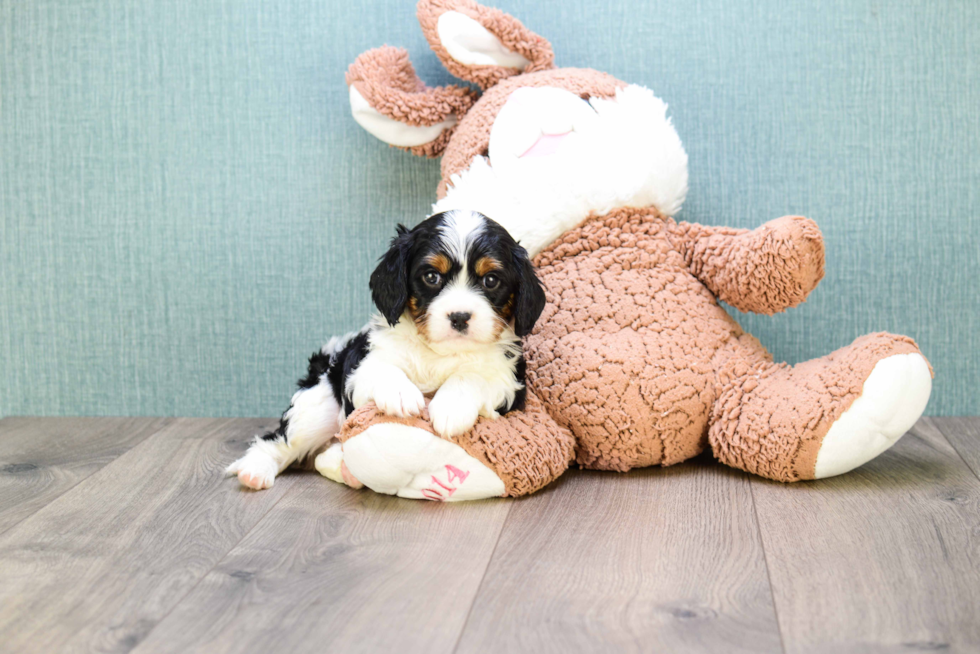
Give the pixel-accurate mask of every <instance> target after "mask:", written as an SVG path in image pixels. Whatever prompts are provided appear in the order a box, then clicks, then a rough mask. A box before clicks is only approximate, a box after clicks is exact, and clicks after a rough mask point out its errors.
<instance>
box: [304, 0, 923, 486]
mask: <svg viewBox="0 0 980 654" xmlns="http://www.w3.org/2000/svg"><path fill="white" fill-rule="evenodd" d="M419 18H420V22H421V24H422V27H423V31H424V32H425V34H426V37H427V38H428V40H429V43H430V45H432V47H433V50H434V51H435V52H436V54H438V55H439V56H440V58H441V59H442V60H443V62H444V63H445V64H446V66H447V68H449V70H450V71H451V72H453V73H454V74H456V75H457V76H459V77H462V78H463V79H467V80H469V81H472V82H475V83H477V84H478V85H480V86H481V87H482V88H483V89H485V93H484V94H483V95H482V97H480V98H479V99H477V97H476V94H475V93H474V92H473V91H471V90H469V89H462V88H457V87H448V88H441V89H430V88H428V87H426V86H425V85H424V84H423V83H422V82H421V81H419V80H418V78H417V77H415V73H414V71H413V70H412V67H411V64H410V63H409V62H408V58H407V56H406V55H405V53H404V52H403V51H400V50H397V49H395V48H388V47H385V48H380V49H378V50H372V51H370V52H368V53H365V54H364V55H361V57H359V58H358V60H357V62H355V64H354V65H352V66H351V69H350V70H349V71H348V84H349V85H350V87H351V99H352V106H353V108H354V113H355V117H356V118H357V119H358V122H359V123H360V124H361V125H363V126H364V127H365V128H367V129H368V131H370V132H371V133H372V134H374V135H375V136H378V137H379V138H382V139H383V140H386V141H387V142H389V143H391V144H393V145H397V146H399V147H403V148H405V149H409V150H410V151H412V152H414V153H415V154H421V155H426V156H438V155H440V154H442V155H443V160H442V173H443V174H442V180H441V182H440V184H439V188H438V189H437V193H438V196H439V200H438V201H437V203H436V204H435V206H434V209H435V210H436V211H444V210H448V209H456V208H458V209H464V208H465V209H472V210H477V211H480V212H482V213H485V214H486V215H488V216H490V217H491V218H493V219H494V220H496V221H497V222H499V223H501V224H502V225H503V226H504V227H506V228H507V229H508V230H509V231H510V232H511V234H512V235H513V236H514V237H515V238H516V239H518V240H519V241H520V242H521V243H522V245H523V246H524V247H525V248H527V250H528V252H529V253H530V254H531V255H532V256H534V257H535V264H536V266H537V267H538V273H539V276H540V278H541V280H542V282H543V283H544V286H545V288H546V291H547V298H548V304H547V307H546V308H545V311H544V314H543V315H542V317H541V319H540V320H539V321H538V326H537V327H536V328H535V330H534V332H533V333H532V334H531V335H530V336H529V337H527V339H526V341H525V356H526V358H527V382H528V394H527V409H526V411H524V412H514V413H511V414H508V415H507V416H504V417H501V418H499V419H497V420H493V421H491V420H484V419H481V420H480V421H479V422H478V423H477V425H476V427H475V428H474V429H473V430H472V431H470V432H468V433H466V434H464V435H462V436H460V437H458V438H457V440H456V441H455V442H450V441H447V440H445V439H439V437H438V436H436V435H435V433H434V430H433V429H432V427H431V425H430V424H429V423H428V416H427V413H426V412H423V414H422V416H421V417H418V418H412V419H396V418H391V417H389V416H385V415H383V414H380V413H379V412H377V410H375V409H374V408H373V407H372V406H371V405H367V406H365V407H362V408H361V409H360V410H358V411H357V412H355V413H354V414H353V415H352V416H351V417H350V418H349V419H348V421H347V423H346V424H345V426H344V428H343V430H342V431H341V434H340V437H339V440H340V442H339V443H337V444H335V445H333V446H332V447H331V448H330V449H329V450H327V451H326V452H325V453H324V454H322V455H320V457H319V458H318V459H317V468H318V469H319V470H320V471H321V472H322V473H323V474H325V475H326V476H328V477H331V478H333V479H336V480H338V481H344V482H346V483H348V484H351V485H359V484H361V483H363V484H364V485H367V486H368V487H370V488H372V489H374V490H376V491H379V492H384V493H397V494H399V495H403V496H406V497H425V498H428V499H454V500H455V499H473V498H478V497H486V496H489V495H499V494H500V490H499V489H500V487H501V484H500V483H497V482H498V481H499V482H502V486H503V488H504V493H503V494H505V495H510V496H515V495H522V494H526V493H529V492H533V491H534V490H537V489H538V488H540V487H542V486H543V485H545V484H547V483H548V482H550V481H552V480H553V479H555V478H556V477H557V476H559V475H560V474H561V473H562V472H563V471H564V470H565V469H566V468H567V466H568V465H569V464H570V463H571V462H572V461H573V460H575V461H577V463H578V464H579V465H582V466H584V467H589V468H596V469H603V470H619V471H625V470H629V469H630V468H634V467H641V466H649V465H655V464H661V465H669V464H673V463H678V462H680V461H684V460H686V459H689V458H690V457H692V456H694V455H696V454H698V453H699V452H701V451H702V450H703V449H705V448H706V447H710V448H711V450H712V452H713V454H714V455H715V456H716V457H717V458H718V459H719V460H720V461H722V462H723V463H726V464H728V465H731V466H734V467H738V468H741V469H744V470H748V471H750V472H753V473H756V474H759V475H762V476H765V477H768V478H770V479H776V480H780V481H796V480H802V479H813V478H819V477H826V476H832V475H835V474H841V473H843V472H846V471H848V470H851V469H853V468H855V467H857V466H859V465H861V464H863V463H864V462H866V461H868V460H869V459H871V458H873V457H874V456H876V455H877V454H879V453H880V452H882V451H884V449H886V448H887V447H889V446H890V445H891V444H892V443H894V442H895V440H897V439H898V437H900V436H901V435H902V434H903V433H904V432H905V431H906V430H907V429H908V428H909V427H910V426H911V425H912V424H913V423H914V422H915V420H916V419H917V418H918V417H919V416H920V415H921V413H922V411H923V410H924V408H925V404H926V401H927V400H928V397H929V392H930V389H931V371H930V369H929V366H928V363H927V362H926V360H925V358H924V357H923V356H922V354H921V353H920V352H919V350H918V348H917V347H916V345H915V343H914V342H913V341H912V340H911V339H909V338H907V337H903V336H894V335H890V334H873V335H869V336H864V337H861V338H859V339H857V340H856V341H855V342H854V343H853V344H851V345H850V346H847V347H845V348H843V349H841V350H838V351H837V352H834V353H832V354H830V355H827V356H825V357H822V358H820V359H815V360H812V361H809V362H805V363H802V364H798V365H796V366H788V365H786V364H777V363H773V361H772V358H771V356H770V355H769V353H768V352H767V351H766V350H765V348H764V347H763V346H762V345H761V344H760V343H759V341H758V340H756V339H755V338H754V337H752V336H751V335H749V334H746V333H745V332H743V331H742V329H741V328H740V327H739V325H738V324H737V323H736V322H735V321H734V320H733V319H732V318H731V317H730V316H729V315H728V314H727V313H726V312H725V311H724V309H722V308H721V307H720V306H719V304H718V302H717V299H718V298H720V299H722V300H724V301H726V302H728V303H729V304H731V305H733V306H735V307H736V308H738V309H740V310H743V311H753V312H757V313H766V314H772V313H776V312H779V311H783V310H785V309H787V308H789V307H792V306H795V305H797V304H799V303H800V302H802V301H803V300H804V299H805V298H806V296H807V295H808V294H809V293H810V291H812V290H813V289H814V288H815V287H816V285H817V283H818V282H819V281H820V279H821V278H822V276H823V272H824V246H823V240H822V237H821V235H820V231H819V229H818V228H817V226H816V224H815V223H813V222H812V221H810V220H808V219H806V218H802V217H784V218H780V219H777V220H773V221H771V222H769V223H766V224H765V225H763V226H761V227H759V228H758V229H755V230H751V231H750V230H744V229H731V228H725V227H705V226H701V225H696V224H688V223H683V222H681V223H678V222H676V221H675V220H674V219H673V216H674V215H675V214H676V213H677V211H678V210H679V209H680V206H681V204H682V203H683V200H684V196H685V194H686V192H687V156H686V154H685V153H684V149H683V146H682V145H681V142H680V139H679V138H678V137H677V134H676V132H675V131H674V128H673V126H672V125H671V124H670V121H669V119H668V118H667V116H666V105H665V104H664V103H663V102H662V101H660V100H659V99H657V98H656V97H654V96H653V94H652V93H651V92H650V91H649V90H647V89H644V88H642V87H638V86H631V85H627V84H625V83H623V82H620V81H618V80H616V79H614V78H612V77H610V76H609V75H606V74H604V73H600V72H597V71H592V70H586V69H555V68H553V63H552V62H553V56H552V54H551V49H550V46H549V45H548V43H547V42H546V41H545V40H544V39H542V38H541V37H539V36H537V35H534V34H533V33H531V32H530V31H529V30H527V28H525V27H524V26H523V25H521V24H520V23H518V22H517V21H516V20H515V19H513V18H511V17H510V16H507V15H506V14H503V13H501V12H499V11H497V10H493V9H488V8H485V7H481V6H479V5H476V4H475V3H474V2H472V1H470V0H422V2H420V3H419ZM474 44H477V45H479V48H478V49H474V47H475V46H474ZM522 67H523V68H522ZM382 453H383V454H382Z"/></svg>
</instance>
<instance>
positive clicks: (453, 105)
mask: <svg viewBox="0 0 980 654" xmlns="http://www.w3.org/2000/svg"><path fill="white" fill-rule="evenodd" d="M346 79H347V85H348V86H353V87H354V88H356V89H357V92H358V93H360V94H361V95H362V96H363V97H364V99H365V100H367V101H368V103H369V104H370V105H371V106H372V107H373V108H374V109H375V110H377V111H378V113H381V114H383V115H385V116H387V117H388V118H391V119H393V120H397V121H400V122H402V123H405V124H406V125H411V126H413V127H428V126H430V125H435V124H436V123H441V122H442V121H444V120H446V119H447V118H448V117H449V116H451V115H454V114H455V115H456V116H458V117H462V116H463V114H465V113H466V112H467V111H469V109H470V107H472V106H473V103H474V102H476V98H477V94H476V92H474V91H473V90H471V89H467V88H464V87H461V86H440V87H437V88H430V87H428V86H426V85H425V82H423V81H422V80H421V79H419V77H418V75H416V74H415V68H414V67H413V66H412V62H411V61H410V60H409V58H408V52H407V51H406V50H404V49H402V48H393V47H391V46H387V45H386V46H383V47H380V48H375V49H373V50H368V51H367V52H365V53H363V54H362V55H360V56H359V57H358V58H357V59H355V60H354V63H352V64H351V65H350V67H349V68H348V69H347V75H346ZM453 129H454V128H449V129H446V130H443V131H442V133H441V134H440V135H439V137H438V138H436V139H435V140H434V141H430V142H429V143H425V144H423V145H418V146H414V147H410V148H402V149H404V150H409V151H410V152H411V153H412V154H415V155H418V156H424V157H438V156H439V155H440V154H442V151H443V150H445V148H446V145H447V144H448V143H449V137H450V136H452V132H453Z"/></svg>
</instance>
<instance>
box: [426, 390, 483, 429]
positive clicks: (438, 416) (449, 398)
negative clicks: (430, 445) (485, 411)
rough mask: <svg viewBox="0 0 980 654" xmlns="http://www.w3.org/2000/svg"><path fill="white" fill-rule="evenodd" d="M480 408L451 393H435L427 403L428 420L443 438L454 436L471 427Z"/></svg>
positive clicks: (478, 414)
mask: <svg viewBox="0 0 980 654" xmlns="http://www.w3.org/2000/svg"><path fill="white" fill-rule="evenodd" d="M479 416H480V408H479V407H478V406H474V405H473V403H472V402H470V401H467V399H466V398H460V397H457V396H455V394H452V393H436V396H435V397H434V398H433V399H432V402H430V403H429V422H430V423H431V424H432V428H433V429H434V430H435V432H436V433H437V434H439V435H440V436H442V437H443V438H454V437H456V436H459V435H460V434H464V433H466V432H468V431H469V430H470V429H472V428H473V425H475V424H476V419H477V418H478V417H479Z"/></svg>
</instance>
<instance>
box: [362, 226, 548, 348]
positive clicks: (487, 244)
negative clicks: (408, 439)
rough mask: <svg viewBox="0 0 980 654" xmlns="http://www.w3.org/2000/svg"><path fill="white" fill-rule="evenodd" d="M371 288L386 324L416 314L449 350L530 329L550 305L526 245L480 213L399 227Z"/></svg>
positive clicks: (430, 337) (423, 329)
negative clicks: (511, 330) (512, 331)
mask: <svg viewBox="0 0 980 654" xmlns="http://www.w3.org/2000/svg"><path fill="white" fill-rule="evenodd" d="M371 293H372V296H373V299H374V303H375V304H376V305H377V307H378V310H379V311H380V312H381V314H382V315H383V316H384V317H385V319H386V320H387V321H388V324H390V325H392V326H394V325H395V324H396V323H397V322H398V321H399V319H402V318H403V317H404V318H407V319H410V320H413V321H414V322H415V324H416V326H417V327H418V330H419V334H420V335H421V336H422V338H424V339H426V340H427V341H429V343H431V344H433V345H439V346H441V348H443V349H449V350H466V349H471V348H472V347H475V346H477V345H480V344H487V343H493V342H495V341H496V340H497V339H498V338H500V335H501V333H502V332H503V330H504V329H505V328H506V327H508V326H510V327H512V328H513V330H514V332H515V333H516V334H517V335H518V336H524V335H526V334H529V333H530V332H531V328H533V327H534V323H535V321H537V319H538V316H540V315H541V312H542V311H543V310H544V304H545V295H544V289H543V288H542V287H541V282H540V281H539V280H538V278H537V276H536V275H535V274H534V268H533V267H532V266H531V262H530V260H529V259H528V256H527V252H525V250H524V248H522V247H521V246H520V245H519V244H518V243H517V242H516V241H514V239H513V238H512V237H511V236H510V234H508V233H507V231H506V230H505V229H504V228H503V227H501V226H500V225H498V224H497V223H495V222H494V221H492V220H490V219H489V218H487V217H486V216H484V215H483V214H480V213H477V212H475V211H458V210H457V211H447V212H445V213H439V214H436V215H434V216H432V217H430V218H428V219H426V220H424V221H423V222H421V223H419V225H418V226H416V227H415V228H414V229H412V230H408V229H406V228H405V227H404V226H402V225H399V226H398V235H397V236H395V238H394V239H392V241H391V248H389V250H388V252H387V253H386V254H385V255H384V256H383V257H382V258H381V262H380V263H379V264H378V267H377V268H376V269H375V271H374V273H373V274H372V275H371Z"/></svg>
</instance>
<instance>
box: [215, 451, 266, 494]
mask: <svg viewBox="0 0 980 654" xmlns="http://www.w3.org/2000/svg"><path fill="white" fill-rule="evenodd" d="M226 472H228V474H233V475H238V481H239V482H241V484H242V486H245V487H246V488H251V489H252V490H265V489H266V488H272V484H274V483H275V482H276V474H277V473H278V472H279V468H278V467H277V466H276V462H275V461H272V460H270V459H266V458H263V457H258V456H248V455H246V456H243V457H242V458H240V459H239V460H238V461H235V462H234V463H232V464H231V465H230V466H228V470H227V471H226Z"/></svg>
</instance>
